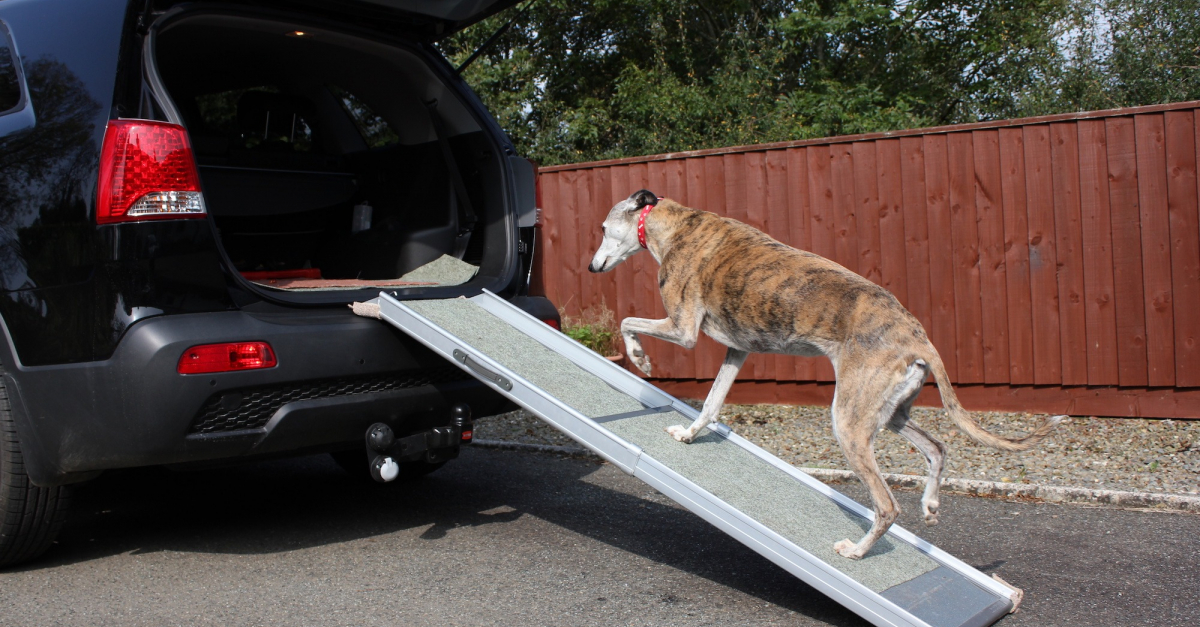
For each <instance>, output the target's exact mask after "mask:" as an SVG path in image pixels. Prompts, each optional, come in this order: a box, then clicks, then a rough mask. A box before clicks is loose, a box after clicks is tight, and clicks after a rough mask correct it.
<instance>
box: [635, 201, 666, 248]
mask: <svg viewBox="0 0 1200 627" xmlns="http://www.w3.org/2000/svg"><path fill="white" fill-rule="evenodd" d="M659 200H662V198H659ZM653 208H654V205H646V207H645V208H644V209H642V213H641V214H639V215H638V243H639V244H641V245H642V248H647V246H646V216H648V215H650V210H651V209H653Z"/></svg>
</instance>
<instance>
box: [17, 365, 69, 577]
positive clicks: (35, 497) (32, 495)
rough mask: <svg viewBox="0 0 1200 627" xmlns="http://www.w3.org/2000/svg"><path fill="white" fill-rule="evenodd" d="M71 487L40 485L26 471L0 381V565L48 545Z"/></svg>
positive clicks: (63, 517)
mask: <svg viewBox="0 0 1200 627" xmlns="http://www.w3.org/2000/svg"><path fill="white" fill-rule="evenodd" d="M70 494H71V488H70V486H58V487H54V488H39V487H37V486H35V485H33V484H32V483H30V481H29V476H28V475H27V474H25V461H24V458H23V457H22V456H21V442H20V440H18V439H17V429H16V426H15V425H14V424H13V420H12V408H11V406H10V405H9V403H8V391H7V390H6V389H5V388H4V383H3V382H2V381H0V508H2V509H0V516H2V518H0V568H3V567H6V566H12V565H15V564H19V563H21V562H25V561H28V560H31V559H33V558H35V557H37V556H39V555H41V554H42V553H44V552H45V551H46V549H48V548H50V545H51V544H52V543H53V542H54V538H55V537H57V536H58V531H59V529H61V528H62V525H63V522H64V521H65V520H66V518H67V506H68V503H69V502H70Z"/></svg>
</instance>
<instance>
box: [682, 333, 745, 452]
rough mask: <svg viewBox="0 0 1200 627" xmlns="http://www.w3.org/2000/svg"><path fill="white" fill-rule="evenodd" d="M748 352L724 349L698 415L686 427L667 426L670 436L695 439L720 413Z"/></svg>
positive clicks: (685, 440) (688, 439) (686, 440)
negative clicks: (724, 351) (723, 357)
mask: <svg viewBox="0 0 1200 627" xmlns="http://www.w3.org/2000/svg"><path fill="white" fill-rule="evenodd" d="M749 354H750V353H748V352H746V351H743V350H738V349H736V348H732V347H730V348H729V350H728V351H726V353H725V361H724V363H722V364H721V369H720V370H718V371H717V378H716V380H715V381H713V385H712V388H710V389H709V390H708V398H706V399H704V408H703V409H701V410H700V417H699V418H697V419H696V420H695V422H693V423H692V425H691V426H690V427H688V428H686V429H685V428H683V425H674V426H671V427H667V433H670V434H671V437H673V438H675V439H676V440H679V441H680V442H691V441H692V440H694V439H696V434H697V433H700V430H701V429H703V428H704V427H706V426H708V423H710V422H712V421H714V420H716V419H717V415H718V414H720V413H721V406H722V405H724V404H725V395H726V394H728V393H729V388H731V387H733V380H734V379H736V378H737V374H738V371H739V370H741V369H742V364H744V363H746V357H747V356H748V355H749Z"/></svg>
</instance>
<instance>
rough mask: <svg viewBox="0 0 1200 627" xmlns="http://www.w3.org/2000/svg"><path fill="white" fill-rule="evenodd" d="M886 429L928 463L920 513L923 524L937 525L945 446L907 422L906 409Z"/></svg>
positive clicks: (898, 412) (897, 413)
mask: <svg viewBox="0 0 1200 627" xmlns="http://www.w3.org/2000/svg"><path fill="white" fill-rule="evenodd" d="M897 424H898V425H899V426H897ZM888 429H891V430H892V431H895V432H896V433H898V434H900V435H901V436H903V437H904V439H906V440H908V441H909V442H912V445H913V446H914V447H916V449H917V450H918V451H921V454H922V455H924V456H925V460H926V461H928V462H929V478H928V479H926V480H925V493H924V494H922V495H921V511H922V513H923V514H925V524H926V525H928V526H930V527H932V526H934V525H936V524H937V523H938V507H939V506H940V504H941V502H940V501H939V500H938V486H939V485H940V484H941V483H942V469H943V468H944V467H945V463H946V450H947V449H946V445H945V444H942V443H941V442H939V441H938V440H937V439H935V438H934V437H933V436H931V435H929V433H927V432H926V431H925V430H924V429H922V428H921V427H918V426H917V425H915V424H913V423H912V422H909V420H908V408H904V417H903V418H901V417H900V411H897V412H896V418H895V419H893V421H892V422H890V423H888Z"/></svg>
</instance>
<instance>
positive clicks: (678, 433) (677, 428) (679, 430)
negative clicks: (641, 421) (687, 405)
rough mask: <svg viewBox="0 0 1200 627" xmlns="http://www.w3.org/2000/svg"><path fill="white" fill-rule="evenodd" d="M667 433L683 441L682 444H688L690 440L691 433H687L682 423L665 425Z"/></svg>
mask: <svg viewBox="0 0 1200 627" xmlns="http://www.w3.org/2000/svg"><path fill="white" fill-rule="evenodd" d="M667 433H670V434H671V437H673V438H675V440H676V441H679V442H683V443H684V444H690V443H691V441H692V436H691V434H689V433H688V430H687V427H684V426H683V425H673V426H670V427H667Z"/></svg>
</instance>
